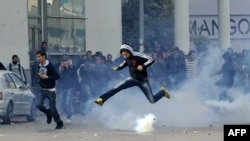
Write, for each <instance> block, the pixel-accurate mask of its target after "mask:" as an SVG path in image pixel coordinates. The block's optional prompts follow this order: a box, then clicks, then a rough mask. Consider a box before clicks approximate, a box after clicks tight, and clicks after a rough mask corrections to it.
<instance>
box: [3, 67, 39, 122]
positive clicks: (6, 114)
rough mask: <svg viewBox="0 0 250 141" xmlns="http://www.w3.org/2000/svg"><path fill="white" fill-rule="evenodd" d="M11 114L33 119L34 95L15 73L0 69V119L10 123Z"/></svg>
mask: <svg viewBox="0 0 250 141" xmlns="http://www.w3.org/2000/svg"><path fill="white" fill-rule="evenodd" d="M13 116H25V117H26V119H27V121H35V120H36V117H37V108H36V97H35V95H34V94H33V93H32V91H31V90H30V88H29V86H28V85H26V84H24V83H23V82H22V81H21V79H20V78H19V77H18V75H17V74H15V73H14V72H11V71H5V70H0V120H1V119H2V123H3V124H10V123H11V122H12V119H13Z"/></svg>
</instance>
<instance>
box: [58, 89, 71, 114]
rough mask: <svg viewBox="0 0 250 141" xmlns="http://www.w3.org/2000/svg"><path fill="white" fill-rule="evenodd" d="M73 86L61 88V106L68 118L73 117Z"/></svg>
mask: <svg viewBox="0 0 250 141" xmlns="http://www.w3.org/2000/svg"><path fill="white" fill-rule="evenodd" d="M73 92H74V90H73V89H72V88H70V89H66V90H60V99H59V100H60V107H61V108H62V110H63V111H64V112H65V113H66V115H67V119H70V118H71V117H72V100H73Z"/></svg>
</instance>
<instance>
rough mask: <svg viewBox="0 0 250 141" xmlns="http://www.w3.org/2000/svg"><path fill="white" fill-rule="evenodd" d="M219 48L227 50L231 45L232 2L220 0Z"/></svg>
mask: <svg viewBox="0 0 250 141" xmlns="http://www.w3.org/2000/svg"><path fill="white" fill-rule="evenodd" d="M217 2H218V15H219V16H218V17H219V18H218V23H219V33H218V34H219V46H220V47H221V48H223V49H226V48H228V47H230V46H231V44H230V1H229V0H218V1H217Z"/></svg>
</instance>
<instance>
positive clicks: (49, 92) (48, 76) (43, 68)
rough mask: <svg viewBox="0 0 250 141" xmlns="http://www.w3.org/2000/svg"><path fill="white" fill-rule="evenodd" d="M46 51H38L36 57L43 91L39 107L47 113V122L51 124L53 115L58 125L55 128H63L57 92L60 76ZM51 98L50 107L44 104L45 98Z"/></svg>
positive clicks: (39, 98)
mask: <svg viewBox="0 0 250 141" xmlns="http://www.w3.org/2000/svg"><path fill="white" fill-rule="evenodd" d="M46 57H47V56H46V53H45V52H44V51H37V52H36V58H37V61H38V63H39V64H38V69H37V70H38V75H39V77H40V79H39V85H40V87H41V93H40V95H39V97H38V103H37V108H38V109H39V110H40V111H42V112H43V113H45V114H46V116H47V123H48V124H50V123H51V121H52V117H53V118H54V121H55V122H56V124H57V126H56V128H55V129H61V128H62V127H63V121H62V120H61V118H60V115H59V113H58V111H57V109H56V93H55V84H56V80H57V79H59V78H60V76H59V74H58V72H57V71H56V69H55V67H54V65H53V64H52V63H51V62H50V61H49V60H47V59H46ZM46 98H47V99H48V100H49V107H50V108H48V109H47V108H46V107H45V106H44V100H45V99H46Z"/></svg>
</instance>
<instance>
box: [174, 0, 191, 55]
mask: <svg viewBox="0 0 250 141" xmlns="http://www.w3.org/2000/svg"><path fill="white" fill-rule="evenodd" d="M174 19H175V23H174V35H175V46H178V47H179V48H180V50H182V51H184V53H185V54H187V53H188V52H189V50H190V41H189V0H175V1H174Z"/></svg>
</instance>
